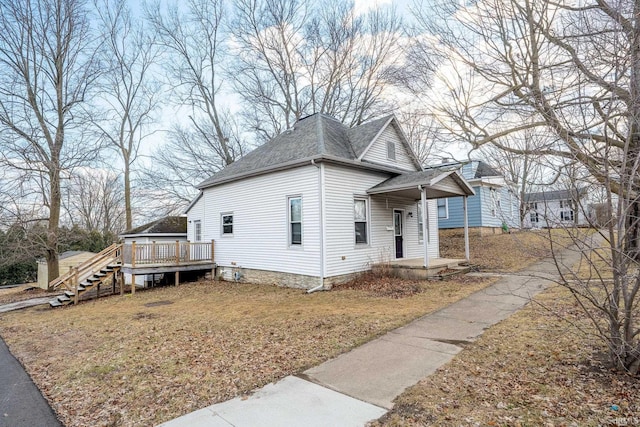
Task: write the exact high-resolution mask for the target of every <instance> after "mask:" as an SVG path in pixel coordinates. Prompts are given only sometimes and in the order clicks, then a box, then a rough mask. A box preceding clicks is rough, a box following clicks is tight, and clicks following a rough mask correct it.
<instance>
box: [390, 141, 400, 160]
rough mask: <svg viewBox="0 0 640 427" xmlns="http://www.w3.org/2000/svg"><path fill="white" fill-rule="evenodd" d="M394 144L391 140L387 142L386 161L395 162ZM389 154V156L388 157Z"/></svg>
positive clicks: (396, 154)
mask: <svg viewBox="0 0 640 427" xmlns="http://www.w3.org/2000/svg"><path fill="white" fill-rule="evenodd" d="M396 145H397V144H396V142H395V141H394V140H393V139H388V140H387V160H396V159H397V157H398V153H397V152H396ZM390 154H391V155H390Z"/></svg>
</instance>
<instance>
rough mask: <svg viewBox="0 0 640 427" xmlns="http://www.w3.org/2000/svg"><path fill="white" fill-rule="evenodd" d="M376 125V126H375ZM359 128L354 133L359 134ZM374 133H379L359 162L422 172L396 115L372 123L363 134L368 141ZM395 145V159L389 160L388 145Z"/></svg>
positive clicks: (362, 153)
mask: <svg viewBox="0 0 640 427" xmlns="http://www.w3.org/2000/svg"><path fill="white" fill-rule="evenodd" d="M374 125H375V126H374ZM364 126H366V125H362V126H358V127H356V128H354V129H353V131H354V133H356V134H357V133H358V132H359V130H360V128H361V127H364ZM373 131H377V132H376V134H375V135H374V136H373V137H372V138H371V140H370V142H369V144H368V145H367V147H366V148H365V149H364V150H362V152H361V153H360V154H359V156H358V159H359V160H367V161H371V162H374V163H381V164H386V165H389V166H394V167H398V168H401V169H405V170H411V171H419V170H422V166H421V165H420V164H419V162H418V161H417V157H416V155H415V153H414V152H413V149H412V148H411V145H409V142H408V141H407V138H406V137H405V135H404V133H403V132H402V129H401V128H400V125H399V124H398V121H397V120H396V118H395V116H394V115H390V116H387V117H384V118H382V119H379V120H376V121H375V122H372V125H371V126H368V127H367V128H366V129H365V130H364V131H363V133H365V135H366V137H363V138H361V139H363V140H364V139H366V138H367V137H370V136H371V135H370V134H371V133H372V132H373ZM389 142H391V143H394V144H395V159H389V158H388V151H387V149H388V143H389Z"/></svg>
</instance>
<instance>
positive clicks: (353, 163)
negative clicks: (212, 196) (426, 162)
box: [197, 154, 409, 191]
mask: <svg viewBox="0 0 640 427" xmlns="http://www.w3.org/2000/svg"><path fill="white" fill-rule="evenodd" d="M316 162H327V163H333V164H339V165H343V166H349V167H352V168H357V169H365V170H372V171H376V172H385V173H391V174H396V175H400V174H403V173H407V172H409V171H407V170H404V169H398V168H395V167H390V166H385V165H381V164H376V163H372V162H367V161H358V160H349V159H344V158H341V157H336V156H330V155H326V154H323V155H320V156H312V157H305V158H303V159H299V160H295V161H292V162H287V163H281V164H279V165H276V166H270V167H266V168H262V169H256V170H252V171H250V172H247V173H243V174H239V175H234V176H231V177H229V178H226V179H221V180H219V181H215V182H212V183H209V184H205V185H200V186H198V187H197V188H198V189H199V190H200V191H202V190H205V189H207V188H211V187H215V186H218V185H222V184H228V183H230V182H234V181H240V180H242V179H247V178H253V177H256V176H260V175H265V174H268V173H272V172H278V171H283V170H288V169H293V168H296V167H300V166H305V165H310V164H314V163H316Z"/></svg>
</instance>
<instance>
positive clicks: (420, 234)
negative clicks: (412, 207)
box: [418, 202, 424, 241]
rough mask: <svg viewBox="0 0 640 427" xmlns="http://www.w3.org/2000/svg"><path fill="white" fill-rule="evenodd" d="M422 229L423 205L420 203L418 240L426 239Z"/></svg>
mask: <svg viewBox="0 0 640 427" xmlns="http://www.w3.org/2000/svg"><path fill="white" fill-rule="evenodd" d="M423 231H424V230H423V228H422V203H421V202H418V240H420V241H422V240H423V239H424V233H423Z"/></svg>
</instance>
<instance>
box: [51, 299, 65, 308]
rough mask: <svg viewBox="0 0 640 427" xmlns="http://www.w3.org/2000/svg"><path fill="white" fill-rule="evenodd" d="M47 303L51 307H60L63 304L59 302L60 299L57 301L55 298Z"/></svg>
mask: <svg viewBox="0 0 640 427" xmlns="http://www.w3.org/2000/svg"><path fill="white" fill-rule="evenodd" d="M49 305H50V306H51V307H52V308H55V307H62V306H63V305H64V304H63V303H61V302H60V301H58V300H57V299H54V300H51V301H49Z"/></svg>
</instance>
